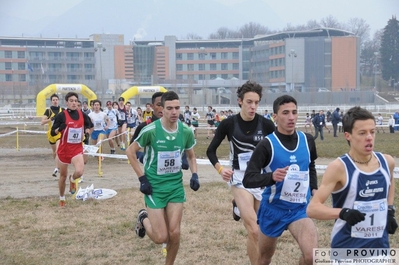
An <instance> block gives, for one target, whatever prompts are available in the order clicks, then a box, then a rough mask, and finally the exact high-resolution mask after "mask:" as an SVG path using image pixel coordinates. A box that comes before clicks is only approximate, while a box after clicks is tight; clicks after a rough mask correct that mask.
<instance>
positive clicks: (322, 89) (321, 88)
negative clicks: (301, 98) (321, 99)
mask: <svg viewBox="0 0 399 265" xmlns="http://www.w3.org/2000/svg"><path fill="white" fill-rule="evenodd" d="M317 92H331V91H330V90H328V89H327V88H325V87H319V90H318V91H317Z"/></svg>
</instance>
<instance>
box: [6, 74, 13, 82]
mask: <svg viewBox="0 0 399 265" xmlns="http://www.w3.org/2000/svg"><path fill="white" fill-rule="evenodd" d="M6 81H7V82H11V81H12V74H6Z"/></svg>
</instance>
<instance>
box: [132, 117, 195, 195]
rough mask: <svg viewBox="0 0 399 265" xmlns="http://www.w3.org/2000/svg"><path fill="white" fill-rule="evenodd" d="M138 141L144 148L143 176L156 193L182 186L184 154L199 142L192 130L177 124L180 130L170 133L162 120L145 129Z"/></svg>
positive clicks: (180, 123) (179, 123)
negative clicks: (145, 176) (182, 158)
mask: <svg viewBox="0 0 399 265" xmlns="http://www.w3.org/2000/svg"><path fill="white" fill-rule="evenodd" d="M135 141H136V142H137V143H138V145H139V146H140V147H141V148H144V160H143V164H144V173H145V174H146V175H147V178H148V180H149V181H150V183H151V186H152V188H153V192H161V193H164V192H169V191H171V190H173V189H175V188H176V185H177V186H181V185H183V180H182V176H183V173H182V171H181V157H182V153H183V152H184V150H190V149H192V148H193V147H194V145H195V143H196V142H195V138H194V134H193V131H192V130H191V128H189V127H188V126H184V125H183V123H182V122H181V121H178V123H177V130H176V131H174V132H169V131H167V130H166V129H165V128H163V126H162V124H161V119H159V120H156V121H154V122H152V123H150V124H148V125H147V126H145V127H144V128H143V129H142V130H141V132H140V133H139V135H138V136H137V138H136V140H135Z"/></svg>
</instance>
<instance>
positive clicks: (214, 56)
mask: <svg viewBox="0 0 399 265" xmlns="http://www.w3.org/2000/svg"><path fill="white" fill-rule="evenodd" d="M211 59H212V60H216V52H211Z"/></svg>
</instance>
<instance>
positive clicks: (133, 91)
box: [121, 86, 167, 103]
mask: <svg viewBox="0 0 399 265" xmlns="http://www.w3.org/2000/svg"><path fill="white" fill-rule="evenodd" d="M166 91H167V90H166V89H165V88H164V87H163V86H132V87H131V88H128V89H127V90H126V91H125V92H123V93H122V95H121V97H123V98H124V99H125V103H126V102H127V101H128V100H129V99H130V98H132V97H134V96H135V95H137V94H140V95H142V94H149V95H151V96H152V94H154V93H155V92H166Z"/></svg>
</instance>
